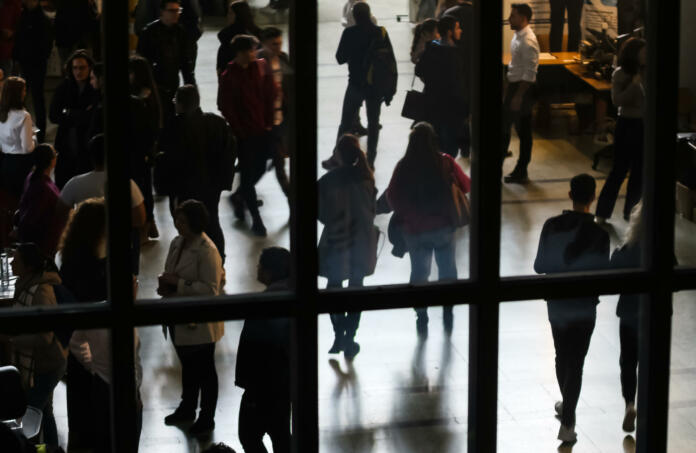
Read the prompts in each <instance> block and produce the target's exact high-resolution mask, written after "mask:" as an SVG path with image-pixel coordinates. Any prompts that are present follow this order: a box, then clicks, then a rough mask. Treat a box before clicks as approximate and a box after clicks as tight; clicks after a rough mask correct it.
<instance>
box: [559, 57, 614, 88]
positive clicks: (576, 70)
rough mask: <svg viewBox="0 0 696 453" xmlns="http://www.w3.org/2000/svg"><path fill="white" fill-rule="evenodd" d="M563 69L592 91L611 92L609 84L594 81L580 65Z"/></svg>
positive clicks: (571, 65) (565, 66) (597, 80)
mask: <svg viewBox="0 0 696 453" xmlns="http://www.w3.org/2000/svg"><path fill="white" fill-rule="evenodd" d="M563 67H564V68H566V70H567V71H568V72H570V73H571V74H573V75H574V76H575V77H577V78H578V79H580V80H582V81H583V82H585V84H587V85H589V86H590V88H592V89H593V90H594V91H597V92H600V93H601V92H608V91H611V82H610V81H608V80H604V79H596V78H595V77H593V76H592V75H591V74H588V73H587V69H586V68H585V66H584V65H582V64H577V63H576V64H566V65H563Z"/></svg>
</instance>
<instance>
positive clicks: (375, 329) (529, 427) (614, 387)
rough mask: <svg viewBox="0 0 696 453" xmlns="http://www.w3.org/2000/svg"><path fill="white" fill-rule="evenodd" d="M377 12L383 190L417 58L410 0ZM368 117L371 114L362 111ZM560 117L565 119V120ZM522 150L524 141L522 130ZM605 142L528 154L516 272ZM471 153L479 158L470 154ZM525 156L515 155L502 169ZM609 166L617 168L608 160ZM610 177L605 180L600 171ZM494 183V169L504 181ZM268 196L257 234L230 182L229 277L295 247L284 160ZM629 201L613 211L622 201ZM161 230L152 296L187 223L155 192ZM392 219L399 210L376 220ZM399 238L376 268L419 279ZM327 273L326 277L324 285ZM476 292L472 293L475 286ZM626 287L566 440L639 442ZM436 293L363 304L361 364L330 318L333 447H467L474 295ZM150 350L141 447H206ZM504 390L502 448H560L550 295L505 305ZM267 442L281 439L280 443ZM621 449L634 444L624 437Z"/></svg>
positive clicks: (508, 210)
mask: <svg viewBox="0 0 696 453" xmlns="http://www.w3.org/2000/svg"><path fill="white" fill-rule="evenodd" d="M319 3H320V19H321V23H320V26H319V37H320V39H319V64H320V66H319V75H320V77H319V81H318V83H319V99H320V100H321V101H320V105H319V127H320V129H319V151H320V154H319V156H318V157H319V159H320V160H321V159H325V158H326V157H328V155H329V154H330V152H331V149H332V143H333V141H334V140H335V132H336V128H337V125H338V122H339V115H340V106H341V102H342V98H343V91H344V89H345V84H346V69H345V67H339V66H337V65H336V64H335V61H334V57H333V55H334V52H335V48H336V45H337V44H338V39H339V36H340V32H341V26H340V23H339V14H340V8H341V6H342V3H343V2H338V1H335V0H320V2H319ZM373 11H374V13H375V15H376V17H377V18H378V20H379V21H380V23H381V24H382V25H384V26H386V27H387V29H388V30H389V33H390V35H391V39H392V42H393V44H394V47H395V50H396V52H397V59H398V61H399V69H400V73H401V76H400V78H399V87H400V88H399V93H398V95H397V97H396V98H395V100H394V103H393V104H392V106H391V107H388V108H384V109H383V115H382V120H381V123H382V125H383V126H384V128H383V130H382V134H381V138H380V147H379V152H378V157H377V162H376V167H377V172H376V180H377V186H378V189H380V190H384V189H385V187H386V185H387V183H388V181H389V178H390V176H391V171H392V169H393V167H394V164H395V163H396V161H397V160H398V159H399V158H400V157H401V155H402V153H403V151H404V150H405V144H406V140H407V135H408V128H409V124H410V122H409V121H408V120H405V119H403V118H401V117H400V116H399V112H400V106H401V105H402V103H403V99H404V95H405V92H406V90H407V89H408V87H409V86H410V84H411V78H412V73H413V67H412V65H411V64H410V62H409V58H408V52H409V48H410V47H409V46H410V40H411V30H410V26H409V25H408V24H407V23H404V22H397V21H396V20H395V14H396V13H405V12H406V11H407V2H406V1H405V0H380V1H379V2H375V4H374V5H373ZM216 31H217V30H216V29H215V28H214V27H212V26H211V27H208V29H207V30H206V33H205V34H204V36H203V37H202V39H201V41H200V43H199V45H200V49H201V51H200V52H199V59H198V66H197V78H198V81H199V83H200V88H201V95H202V96H201V97H202V102H203V106H204V109H205V110H212V111H214V110H216V107H215V98H216V89H217V85H216V78H215V75H214V65H215V53H216V49H217V44H218V43H217V39H216V36H215V33H216ZM363 118H364V115H363ZM554 130H564V129H563V127H561V128H560V129H558V128H554ZM512 148H513V150H515V153H516V149H517V147H516V143H513V145H512ZM594 150H595V148H594V145H593V144H592V141H591V138H589V137H588V136H572V137H564V136H562V135H560V134H559V133H557V132H556V133H555V134H551V135H537V136H536V138H535V148H534V154H533V160H532V164H531V167H530V177H531V179H532V181H533V182H532V183H531V184H529V185H526V186H519V185H505V186H504V187H503V198H504V204H503V208H502V209H503V229H502V239H501V240H502V253H503V256H502V260H501V272H502V273H503V275H520V274H530V273H532V272H533V270H532V262H533V258H534V256H535V253H536V246H537V241H538V235H539V232H540V229H541V225H542V223H543V222H544V220H545V219H546V218H547V217H549V216H551V215H555V214H557V213H560V211H561V210H563V209H566V208H568V207H569V206H568V202H567V201H566V198H567V192H568V180H569V179H570V178H571V177H572V176H573V175H574V174H577V173H581V172H588V173H591V174H593V175H595V176H597V177H602V176H603V175H604V174H605V173H602V172H594V171H592V170H591V168H590V166H591V159H590V157H589V155H590V154H591V152H593V151H594ZM460 164H461V165H462V166H463V167H464V168H465V169H466V170H467V171H468V165H469V163H468V161H465V160H461V159H460ZM512 165H514V162H513V160H512V159H508V160H507V161H506V163H505V172H506V173H507V172H509V171H510V170H511V167H512ZM602 170H603V171H606V168H604V169H602ZM601 182H602V181H600V184H601ZM491 184H497V182H496V181H491ZM259 196H260V198H262V199H263V201H264V206H263V208H262V215H263V216H264V220H265V221H266V225H267V227H268V231H269V236H268V238H266V239H258V238H254V237H253V236H251V235H250V234H249V233H248V225H246V224H244V223H240V222H235V221H234V218H233V215H232V213H231V210H230V209H229V207H228V205H227V202H226V197H223V201H222V202H221V222H222V225H223V228H224V229H225V236H226V243H227V245H226V252H227V256H228V260H227V264H226V269H227V287H226V290H227V291H228V292H230V293H233V292H234V293H239V292H248V291H258V290H261V289H262V288H261V286H260V285H259V284H258V283H256V282H255V279H254V277H255V266H256V260H257V257H258V254H259V252H260V250H261V249H262V248H263V247H266V246H268V245H281V246H286V247H287V246H288V243H289V239H288V226H287V220H288V206H287V203H286V201H285V199H284V197H283V196H282V195H281V192H280V190H279V187H278V185H277V183H276V181H275V180H274V178H273V176H272V174H270V175H267V176H266V177H265V178H264V179H263V180H262V181H261V183H260V185H259ZM622 204H623V201H622V200H619V202H618V206H617V210H616V212H619V208H621V207H622ZM157 221H158V225H159V227H160V232H161V237H160V239H159V240H157V241H153V242H151V243H149V244H148V245H146V246H145V248H144V250H143V270H142V275H141V278H140V282H141V283H140V296H141V297H143V298H149V297H155V286H156V275H157V274H158V273H159V272H161V270H162V267H163V261H164V256H165V254H166V251H167V249H168V244H169V241H170V240H171V239H172V238H173V237H174V236H175V235H176V231H175V230H174V228H173V226H172V223H171V219H170V217H169V214H168V210H167V201H166V200H158V202H157ZM377 223H378V225H379V226H380V227H381V228H382V230H384V231H386V226H387V223H388V218H387V217H385V216H381V217H380V218H378V220H377ZM677 225H678V229H677V240H678V244H679V247H678V248H677V255H678V258H679V260H680V262H681V263H683V264H689V263H690V264H696V243H695V239H694V238H696V235H695V234H694V233H695V232H696V227H695V225H694V224H693V223H690V222H687V221H683V220H681V219H678V221H677ZM609 228H610V231H611V233H612V247H613V246H615V245H616V244H618V242H619V241H620V237H621V235H622V234H623V230H624V229H625V222H623V220H617V218H615V219H613V221H612V226H610V227H609ZM460 235H461V237H460V240H459V242H458V253H457V264H458V268H459V274H460V277H465V276H466V275H467V274H468V246H469V242H468V241H469V237H468V231H462V232H461V233H460ZM389 252H390V246H389V245H388V244H387V245H386V247H385V248H384V249H383V250H382V252H381V254H380V257H379V264H378V269H377V272H376V273H375V275H374V276H371V277H369V278H367V279H366V284H368V285H376V284H383V283H396V282H406V281H408V275H409V270H410V266H409V263H408V260H407V259H397V258H394V257H393V256H391V254H390V253H389ZM324 283H325V282H323V281H322V282H321V284H322V285H323V284H324ZM678 298H679V300H680V302H679V303H676V304H675V321H674V340H673V344H674V349H673V352H672V363H673V373H672V387H671V403H672V405H671V411H670V449H669V451H670V452H674V453H677V452H679V453H682V452H686V451H694V450H696V421H695V420H696V397H695V396H694V395H696V358H695V357H696V356H694V354H693V349H694V346H695V345H694V337H693V332H694V328H696V305H695V304H694V303H693V298H694V295H693V294H691V295H686V294H683V295H679V296H678ZM462 302H466V301H462ZM615 304H616V297H604V298H602V304H600V306H599V314H598V321H597V328H596V330H595V333H594V336H593V339H592V344H591V347H590V351H589V355H588V358H587V362H586V368H585V379H584V385H583V392H582V395H581V401H580V404H579V407H578V426H577V430H578V434H579V440H578V443H577V444H576V445H575V446H574V447H572V448H570V447H566V446H562V447H561V448H559V450H558V451H573V452H575V453H583V452H593V453H596V452H617V451H626V452H632V451H634V448H633V447H632V438H630V437H629V438H624V436H625V433H623V432H622V431H621V426H620V423H621V418H622V416H623V403H622V400H621V393H620V385H619V367H618V358H619V346H618V342H619V340H618V338H619V337H618V320H617V318H616V317H615V316H614V309H615ZM440 313H441V310H440V309H439V308H434V309H431V326H430V327H431V328H430V336H429V338H428V339H427V340H426V341H423V342H419V341H418V340H417V338H416V335H415V317H414V314H413V311H412V310H409V309H406V310H395V311H390V312H369V313H365V314H364V315H363V319H362V322H361V328H360V330H359V332H358V338H357V340H358V341H359V342H360V343H361V346H362V352H361V353H360V354H359V355H358V357H357V358H356V359H355V361H354V362H353V363H347V362H346V361H345V360H343V358H342V357H330V356H328V355H327V354H326V351H327V350H328V349H329V347H330V344H331V341H332V331H331V325H330V322H329V319H328V317H325V316H324V317H321V318H320V323H319V324H320V336H319V349H320V360H319V382H320V388H319V400H320V421H321V422H320V423H321V425H320V432H321V451H322V452H326V453H334V452H356V453H357V452H374V453H383V452H394V453H404V452H414V453H415V452H418V453H423V452H428V453H430V452H433V453H445V452H463V451H466V438H467V388H468V360H467V357H468V319H467V315H468V309H467V308H466V306H460V307H456V308H455V329H454V333H453V334H452V336H451V338H448V337H446V336H445V334H444V332H443V330H442V328H441V325H440V319H441V318H440V316H441V315H440ZM240 330H241V323H240V322H230V323H227V325H226V332H227V333H226V335H225V337H224V338H223V340H222V341H221V342H220V343H219V344H218V348H217V352H216V356H217V368H218V373H219V375H220V399H219V403H218V411H217V428H216V430H215V432H214V437H213V439H212V440H214V441H224V442H226V443H228V444H229V445H231V446H232V447H233V448H235V449H236V450H237V451H240V452H241V451H242V450H241V446H240V445H239V441H238V437H237V414H238V411H239V402H240V398H241V392H240V391H239V389H237V388H236V387H235V386H234V365H235V359H236V355H235V353H236V348H237V343H238V339H239V334H240ZM140 333H141V337H142V340H143V341H142V350H141V356H142V360H143V366H144V370H145V375H144V384H143V389H142V395H143V399H144V405H145V412H144V425H143V432H142V438H141V451H143V452H148V453H153V452H166V453H183V452H198V451H200V450H201V448H203V447H204V446H205V445H204V444H199V443H198V442H197V441H194V440H191V439H188V438H187V437H186V435H185V433H184V432H182V431H181V430H179V429H178V428H175V427H168V426H165V425H164V424H163V422H162V419H163V417H164V416H165V415H166V414H168V413H169V412H170V411H172V410H173V409H174V408H175V406H176V405H177V403H178V398H179V392H180V377H179V376H180V370H179V364H178V360H177V358H176V356H175V354H174V351H173V348H172V347H171V345H170V344H168V342H167V341H166V340H165V339H164V337H163V336H162V333H161V330H160V329H159V327H148V328H142V329H140ZM499 381H500V385H499V387H500V397H499V407H498V413H499V437H498V443H499V448H498V450H499V451H501V452H505V453H507V452H513V451H514V452H518V453H522V452H535V453H538V452H550V451H555V450H556V449H557V448H558V447H559V442H558V441H556V440H555V438H556V433H557V430H558V422H557V421H556V420H555V418H554V417H553V403H554V401H555V400H556V399H558V397H559V392H558V389H557V385H556V383H555V376H554V371H553V344H552V339H551V333H550V328H549V325H548V322H547V319H546V312H545V304H544V303H543V302H541V301H533V302H520V303H512V304H505V305H503V306H502V307H501V320H500V374H499ZM64 398H65V390H64V387H63V386H62V384H61V386H60V387H59V388H58V390H57V391H56V412H57V415H58V422H59V429H60V431H61V435H62V436H61V439H62V441H63V442H64V441H65V433H66V432H67V422H66V413H65V406H64V403H63V401H64ZM267 445H268V448H269V450H270V442H267ZM622 449H623V450H622Z"/></svg>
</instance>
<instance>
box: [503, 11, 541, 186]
mask: <svg viewBox="0 0 696 453" xmlns="http://www.w3.org/2000/svg"><path fill="white" fill-rule="evenodd" d="M508 20H509V21H510V28H511V29H512V30H514V31H515V34H514V36H513V37H512V42H511V43H510V54H511V60H510V64H508V69H507V85H506V87H505V90H504V92H503V149H502V151H501V152H502V158H503V159H504V158H505V157H507V156H508V155H509V151H508V147H509V146H510V127H512V125H513V124H514V125H515V129H516V130H517V136H518V137H519V139H520V154H519V157H518V159H517V165H515V169H514V170H513V171H512V173H510V174H509V175H507V176H505V178H504V181H505V182H506V183H517V184H525V183H527V182H529V176H528V174H527V167H528V166H529V162H530V161H531V160H532V144H533V143H532V108H533V107H534V103H535V93H534V92H535V83H536V77H537V71H538V69H539V43H538V42H537V38H536V35H535V34H534V31H532V27H531V26H530V25H529V23H530V21H531V20H532V8H531V7H530V6H529V5H528V4H526V3H513V4H512V8H511V10H510V17H509V18H508Z"/></svg>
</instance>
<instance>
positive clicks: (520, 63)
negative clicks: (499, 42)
mask: <svg viewBox="0 0 696 453" xmlns="http://www.w3.org/2000/svg"><path fill="white" fill-rule="evenodd" d="M510 54H511V55H510V56H511V57H512V58H511V60H510V64H509V65H508V72H507V78H508V81H509V82H529V83H534V82H536V76H537V70H538V69H539V43H538V42H537V37H536V35H535V34H534V31H532V27H530V26H529V25H527V26H526V27H524V28H523V29H522V30H518V31H516V32H515V35H514V36H513V37H512V42H511V43H510Z"/></svg>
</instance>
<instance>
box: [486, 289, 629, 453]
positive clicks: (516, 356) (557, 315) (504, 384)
mask: <svg viewBox="0 0 696 453" xmlns="http://www.w3.org/2000/svg"><path fill="white" fill-rule="evenodd" d="M553 304H554V305H553V306H551V308H547V306H550V305H548V303H546V302H543V301H524V302H514V303H504V304H501V306H500V362H499V367H500V370H499V374H498V378H499V396H498V398H499V407H498V449H499V450H500V451H508V450H517V451H520V450H521V451H551V450H554V451H555V449H556V448H558V450H559V451H570V450H571V449H572V451H602V452H605V451H606V452H609V451H624V450H622V449H621V446H622V444H623V442H624V437H625V436H626V435H627V434H628V433H629V432H630V433H633V435H635V433H634V430H633V429H630V426H626V428H628V429H627V430H626V431H628V432H624V429H622V423H623V421H624V415H625V409H626V403H625V401H624V398H623V397H622V378H621V374H620V367H619V357H620V355H621V354H622V353H626V354H628V352H627V351H628V346H627V347H626V348H625V349H624V346H623V343H624V332H623V327H620V324H622V323H623V322H624V320H625V319H627V317H626V315H627V314H630V313H628V312H630V311H631V310H630V301H628V302H624V303H622V308H621V310H619V312H620V313H622V314H623V315H624V316H623V317H622V318H621V319H618V318H617V316H616V313H617V297H616V296H602V297H601V298H600V303H599V305H597V306H596V317H595V316H594V313H593V312H594V302H593V301H592V300H591V299H590V300H560V301H554V302H553ZM625 307H628V309H626V310H624V308H625ZM549 319H552V320H553V321H552V322H550V321H549ZM627 371H629V372H630V368H627ZM633 372H634V373H635V368H634V369H633ZM559 381H560V382H559ZM630 382H631V381H630V380H629V379H627V380H626V389H629V388H630V387H633V389H634V390H633V391H634V392H635V382H636V381H635V379H634V380H633V381H632V384H631V383H630ZM561 389H563V390H561ZM627 396H628V397H629V398H630V393H627ZM559 402H562V404H561V405H558V403H559ZM573 409H574V410H573ZM563 425H566V426H567V427H568V429H564V428H562V426H563ZM573 425H574V426H573ZM571 427H572V429H571ZM574 437H576V439H577V443H576V444H575V445H572V442H570V441H572V439H573V438H574ZM561 439H565V441H568V442H564V441H562V440H561ZM626 451H633V450H626Z"/></svg>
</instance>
